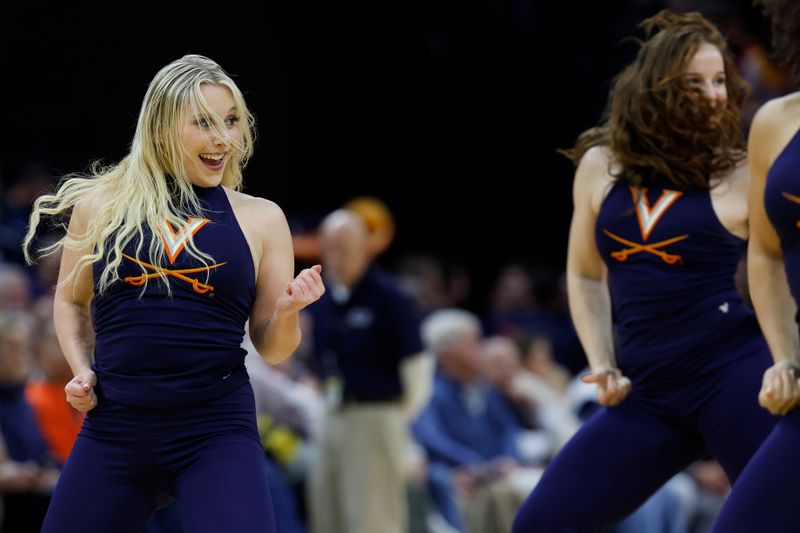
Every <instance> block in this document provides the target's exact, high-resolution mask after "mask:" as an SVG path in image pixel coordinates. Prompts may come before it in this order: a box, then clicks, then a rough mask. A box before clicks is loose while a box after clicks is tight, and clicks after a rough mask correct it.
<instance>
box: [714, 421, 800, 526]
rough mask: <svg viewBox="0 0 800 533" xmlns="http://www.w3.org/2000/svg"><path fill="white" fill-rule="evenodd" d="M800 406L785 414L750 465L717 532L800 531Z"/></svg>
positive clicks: (723, 515)
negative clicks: (799, 503)
mask: <svg viewBox="0 0 800 533" xmlns="http://www.w3.org/2000/svg"><path fill="white" fill-rule="evenodd" d="M798 450H800V409H795V410H794V411H792V412H791V413H789V414H788V415H786V416H784V417H782V418H781V419H780V421H779V422H778V424H777V425H776V426H775V429H773V430H772V433H770V435H769V437H767V440H766V441H765V442H764V444H763V445H762V446H761V448H759V450H758V452H757V453H756V454H755V455H754V456H753V458H752V459H751V461H750V462H749V463H748V464H747V468H745V469H744V472H742V475H741V476H740V477H739V481H738V482H737V483H736V486H735V487H734V488H733V491H732V492H731V494H730V495H729V496H728V499H727V500H726V501H725V505H724V506H723V507H722V511H721V512H720V515H719V519H718V520H717V523H716V526H715V527H714V533H750V532H751V531H770V532H776V533H781V532H784V531H785V532H789V531H800V513H798V512H797V508H796V507H795V506H796V505H797V503H798V500H800V485H798V482H799V480H800V454H798V453H797V452H798Z"/></svg>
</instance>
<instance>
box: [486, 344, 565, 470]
mask: <svg viewBox="0 0 800 533" xmlns="http://www.w3.org/2000/svg"><path fill="white" fill-rule="evenodd" d="M543 340H544V341H545V342H547V340H546V339H543ZM483 350H484V354H483V357H484V367H485V374H486V377H487V378H488V379H489V381H490V382H491V383H493V384H494V385H495V386H496V387H497V388H498V389H499V390H500V391H501V392H502V394H503V396H504V398H505V399H506V401H507V402H508V403H509V404H510V405H511V407H512V409H513V410H514V412H515V413H516V414H517V419H518V420H519V421H520V424H521V425H522V427H524V428H525V429H526V430H528V431H525V432H524V433H523V434H522V435H521V438H520V441H519V449H520V452H521V455H522V457H523V459H525V462H526V463H529V464H531V463H535V464H543V463H544V462H546V461H547V460H549V459H550V458H551V457H552V456H553V455H554V454H555V453H556V452H557V451H558V450H560V449H561V447H562V446H563V445H564V444H565V443H566V442H567V441H568V440H569V439H570V438H571V437H572V435H574V434H575V432H576V431H577V430H578V427H579V425H580V422H579V421H578V419H577V418H576V417H575V415H573V414H572V411H570V409H569V404H568V402H567V397H566V395H565V394H564V393H563V392H562V391H561V390H560V389H559V388H557V387H554V386H552V384H551V383H549V382H548V381H547V380H546V379H545V378H543V377H541V376H540V375H537V374H536V373H534V372H531V371H530V369H529V368H525V367H523V366H522V365H521V364H520V359H521V353H520V350H519V348H518V347H517V345H516V344H515V343H514V342H513V341H512V340H510V339H508V338H506V337H492V338H490V339H487V340H486V342H485V343H484V346H483Z"/></svg>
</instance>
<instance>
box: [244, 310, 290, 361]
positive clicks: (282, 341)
mask: <svg viewBox="0 0 800 533" xmlns="http://www.w3.org/2000/svg"><path fill="white" fill-rule="evenodd" d="M300 339H301V333H300V319H299V313H298V312H296V311H295V312H289V313H286V314H282V313H278V312H276V313H274V314H273V315H272V318H271V319H270V320H268V321H266V322H265V323H264V324H261V325H260V326H259V327H258V328H257V329H256V331H255V335H254V336H253V339H252V340H253V345H254V346H255V347H256V350H257V351H258V353H259V355H261V357H262V358H263V359H264V360H265V361H266V362H268V363H270V364H277V363H280V362H281V361H284V360H286V359H288V358H289V357H290V356H291V355H292V354H293V353H294V351H295V350H296V349H297V347H298V346H299V345H300Z"/></svg>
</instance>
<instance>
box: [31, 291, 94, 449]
mask: <svg viewBox="0 0 800 533" xmlns="http://www.w3.org/2000/svg"><path fill="white" fill-rule="evenodd" d="M36 309H37V311H38V313H37V317H36V327H35V331H36V335H35V336H34V338H33V354H34V356H35V361H36V363H37V365H38V367H39V369H40V370H41V373H42V375H43V379H37V380H31V381H29V382H28V384H27V386H26V388H25V398H26V399H27V401H28V403H29V404H30V406H31V407H32V408H33V411H34V414H35V415H36V420H37V422H38V424H39V427H40V428H41V430H42V435H43V436H44V438H45V441H46V442H47V445H48V449H49V452H50V454H51V455H52V456H53V457H55V458H56V459H57V460H58V461H59V462H60V463H61V464H62V465H63V464H64V463H66V462H67V457H68V456H69V452H70V450H72V445H73V444H74V443H75V438H76V437H77V436H78V432H79V431H80V429H81V424H82V423H83V413H81V412H79V411H76V410H75V409H73V408H72V406H70V405H69V404H68V403H67V400H66V398H65V396H64V387H65V386H66V384H67V383H68V382H69V380H70V379H72V371H71V370H70V368H69V365H68V364H67V360H66V359H65V358H64V354H63V353H62V352H61V346H60V345H59V343H58V337H57V336H56V328H55V323H54V322H53V314H52V310H53V301H52V299H51V298H48V297H45V298H42V299H41V300H39V301H38V302H37V305H36Z"/></svg>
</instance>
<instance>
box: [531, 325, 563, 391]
mask: <svg viewBox="0 0 800 533" xmlns="http://www.w3.org/2000/svg"><path fill="white" fill-rule="evenodd" d="M520 344H521V349H522V366H523V368H525V370H527V371H529V372H530V373H531V374H534V375H536V376H537V377H538V378H539V379H541V380H543V381H545V382H546V383H547V384H548V385H550V386H551V387H552V388H553V389H555V390H557V391H562V392H563V391H566V389H567V386H569V382H570V380H571V379H572V376H570V373H569V372H568V371H567V370H566V369H565V368H564V367H562V366H561V365H559V364H558V363H556V361H555V359H554V357H553V343H552V342H550V339H548V338H547V337H545V336H544V335H534V336H532V337H529V338H525V337H523V338H522V339H521V340H520Z"/></svg>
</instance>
